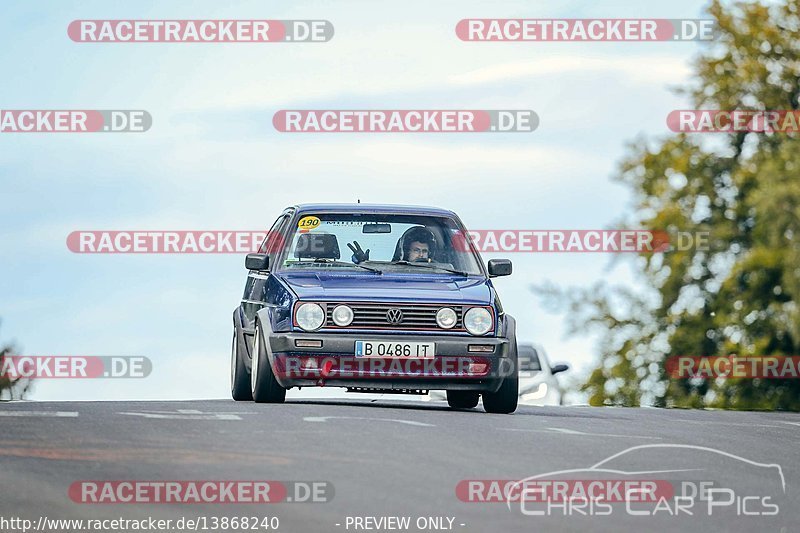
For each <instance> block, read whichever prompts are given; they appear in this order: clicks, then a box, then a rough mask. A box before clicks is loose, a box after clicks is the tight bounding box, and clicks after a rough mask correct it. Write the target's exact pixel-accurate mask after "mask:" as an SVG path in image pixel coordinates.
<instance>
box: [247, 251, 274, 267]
mask: <svg viewBox="0 0 800 533" xmlns="http://www.w3.org/2000/svg"><path fill="white" fill-rule="evenodd" d="M244 266H245V268H246V269H247V270H269V256H268V255H267V254H247V257H246V258H245V260H244Z"/></svg>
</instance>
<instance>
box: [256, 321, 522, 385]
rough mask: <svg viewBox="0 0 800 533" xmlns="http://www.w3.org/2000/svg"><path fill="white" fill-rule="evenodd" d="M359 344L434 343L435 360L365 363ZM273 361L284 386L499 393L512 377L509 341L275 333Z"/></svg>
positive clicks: (271, 341) (397, 359)
mask: <svg viewBox="0 0 800 533" xmlns="http://www.w3.org/2000/svg"><path fill="white" fill-rule="evenodd" d="M297 340H320V341H322V347H320V348H307V347H298V346H297V345H296V342H295V341H297ZM358 340H380V341H386V342H400V343H405V342H432V343H435V345H436V348H435V352H436V356H435V357H434V358H432V359H420V358H414V357H393V358H377V357H374V358H363V357H356V356H355V343H356V341H358ZM470 345H483V346H492V347H493V351H492V352H470V351H469V346H470ZM269 346H270V350H269V352H270V359H271V361H270V362H271V364H272V369H273V372H274V373H275V378H276V379H277V380H278V383H280V384H281V385H282V386H283V387H286V388H289V387H314V386H332V387H365V388H376V389H422V390H437V389H446V390H475V391H481V392H495V391H497V389H498V388H499V387H500V385H501V384H502V382H503V378H504V376H505V375H507V374H508V373H509V372H511V371H514V368H513V365H512V364H511V363H512V362H511V360H510V359H509V353H510V349H509V340H508V339H506V338H503V337H468V336H463V337H454V336H447V337H445V336H429V335H405V334H404V335H386V334H382V335H377V334H360V335H354V334H342V333H273V334H271V335H270V336H269Z"/></svg>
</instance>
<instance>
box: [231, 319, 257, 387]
mask: <svg viewBox="0 0 800 533" xmlns="http://www.w3.org/2000/svg"><path fill="white" fill-rule="evenodd" d="M244 349H245V348H244V346H241V344H240V343H239V332H238V331H237V329H236V328H235V327H234V328H233V342H232V343H231V396H232V397H233V399H234V400H236V401H237V402H249V401H252V400H253V392H252V391H251V390H250V372H248V371H247V367H246V366H245V365H244V360H243V359H242V358H243V357H247V355H245V353H244Z"/></svg>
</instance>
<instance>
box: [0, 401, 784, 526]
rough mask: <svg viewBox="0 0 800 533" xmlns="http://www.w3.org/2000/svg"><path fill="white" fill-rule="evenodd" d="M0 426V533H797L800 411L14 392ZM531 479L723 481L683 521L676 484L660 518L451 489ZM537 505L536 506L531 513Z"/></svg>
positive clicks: (645, 507) (624, 507) (688, 484)
mask: <svg viewBox="0 0 800 533" xmlns="http://www.w3.org/2000/svg"><path fill="white" fill-rule="evenodd" d="M0 424H2V432H0V481H1V482H2V493H0V494H2V496H0V530H1V531H3V532H4V533H5V532H6V531H9V532H10V531H20V530H21V529H14V527H13V526H12V525H11V523H10V522H6V523H3V521H2V520H3V519H6V520H9V519H11V518H22V519H29V520H32V521H33V523H34V524H38V520H39V518H40V517H43V516H46V517H47V518H48V519H53V518H56V519H68V518H72V519H101V518H106V519H111V518H119V517H123V518H136V519H141V518H145V517H154V518H161V519H168V518H169V519H173V520H177V519H179V518H180V517H188V518H195V519H196V518H198V517H206V519H207V520H208V519H210V518H213V517H234V516H258V517H261V518H263V517H277V518H278V519H279V527H278V529H277V530H278V531H286V532H298V533H310V532H317V531H325V532H327V531H333V532H336V531H342V532H345V531H442V530H444V531H447V530H450V531H460V532H500V531H586V530H592V531H628V530H635V531H643V530H645V531H646V530H658V531H704V532H711V531H798V530H800V509H798V503H800V499H799V498H798V494H800V450H799V449H798V432H800V415H798V414H791V413H747V412H713V411H685V410H656V409H612V408H606V409H600V408H588V407H564V408H552V407H551V408H545V407H521V408H520V410H519V411H517V413H516V414H514V415H489V414H486V413H484V412H483V411H482V410H481V409H480V408H479V409H474V410H469V411H459V412H455V411H451V410H449V409H447V408H446V407H444V406H443V405H441V404H435V403H428V402H408V401H393V400H390V399H387V400H379V401H373V400H368V399H363V398H360V397H359V396H358V395H353V399H352V400H338V399H337V400H320V399H314V400H290V401H288V402H287V403H286V404H284V405H262V404H259V405H256V404H253V403H235V402H232V401H222V400H214V401H185V402H175V401H171V402H75V403H69V402H14V403H5V404H0ZM620 452H625V453H621V454H620ZM616 454H620V455H618V456H616V457H612V456H615V455H616ZM608 458H611V459H610V460H609V461H604V460H605V459H608ZM593 465H594V468H593V469H592V470H590V471H587V469H589V468H590V467H592V466H593ZM770 465H771V466H770ZM562 470H570V472H567V473H558V472H559V471H562ZM537 475H542V477H541V478H540V479H546V480H563V479H569V480H597V479H611V480H630V479H639V480H658V481H659V482H660V481H669V482H670V483H671V484H672V486H673V487H682V490H683V492H681V493H680V494H682V495H684V496H687V495H690V494H689V492H686V491H687V490H689V491H691V488H692V487H695V488H697V487H703V486H705V487H706V488H708V487H712V488H715V489H720V491H719V492H718V493H715V496H714V497H713V498H711V500H712V501H711V503H709V501H708V498H705V499H701V498H703V496H702V495H700V496H695V498H694V500H691V504H692V506H690V505H689V503H687V502H688V501H687V502H684V503H686V506H685V507H684V508H683V511H682V512H681V513H680V514H679V515H678V514H675V513H676V512H677V511H675V509H674V506H673V505H671V504H672V501H673V500H672V498H674V496H675V495H678V494H677V491H678V489H677V488H675V489H674V490H675V491H676V493H674V494H673V495H672V497H670V498H668V499H667V502H666V503H665V504H664V506H663V507H662V508H661V509H660V510H659V511H657V512H656V515H655V516H652V511H653V510H654V509H655V507H654V505H655V504H654V503H650V504H645V503H641V502H636V503H632V502H628V503H624V502H621V503H615V504H613V505H610V506H609V507H610V510H608V509H606V508H604V507H603V508H600V509H597V508H595V509H594V510H593V511H590V510H588V508H586V507H584V508H583V509H582V511H576V510H575V507H574V506H573V507H570V508H569V509H567V504H566V503H563V501H562V502H561V505H560V506H557V505H554V506H552V507H550V508H549V509H546V508H545V507H544V506H545V504H543V503H531V502H528V503H526V504H520V503H519V502H512V503H511V504H510V505H507V504H506V503H505V502H500V503H498V502H465V501H462V499H461V498H465V497H466V496H465V494H466V495H467V496H468V495H470V494H471V495H472V496H473V497H474V498H482V497H486V496H488V495H490V490H489V488H490V487H492V485H491V484H484V485H476V484H472V485H470V486H471V487H472V489H473V492H457V487H459V486H461V487H462V488H463V487H464V486H467V485H465V484H463V483H462V484H461V485H459V482H461V481H463V480H521V479H523V478H529V477H531V476H537ZM80 480H138V481H146V480H173V481H174V480H229V481H232V480H268V481H273V480H279V481H284V482H289V481H326V482H329V483H330V484H332V487H333V490H332V493H333V498H332V500H331V501H329V502H327V503H297V502H291V503H289V502H282V503H272V504H266V505H263V504H262V505H258V504H235V505H231V504H185V503H184V504H138V503H137V504H91V503H88V504H87V503H84V504H81V503H75V502H74V501H72V500H71V499H70V497H69V493H68V491H69V487H70V485H71V484H73V483H74V482H76V481H80ZM682 483H683V485H681V484H682ZM702 483H706V485H701V484H702ZM712 483H713V485H709V484H712ZM496 486H499V485H495V487H496ZM476 487H477V488H476ZM329 488H330V487H329ZM292 490H294V489H292ZM725 490H727V492H725ZM704 494H706V495H707V494H708V493H704ZM289 496H290V497H291V494H290V495H289ZM687 497H688V496H687ZM765 498H766V499H765ZM728 501H730V504H728ZM577 503H580V502H577ZM662 503H663V502H662ZM776 506H777V507H776ZM578 507H580V506H578ZM776 509H777V514H775V512H776ZM536 511H541V512H544V513H545V514H544V515H533V514H531V513H533V512H536ZM630 511H634V512H636V511H638V512H645V513H647V514H646V515H637V516H632V515H631V514H630ZM670 511H673V512H670ZM690 512H691V513H692V514H691V515H690V514H689V513H690ZM746 513H764V514H771V515H772V516H763V515H762V514H759V515H756V516H745V514H746ZM583 514H585V515H586V516H584V515H583ZM370 517H372V518H373V519H374V520H371V519H369V518H370ZM381 517H383V518H384V520H385V519H386V517H408V519H409V526H408V527H407V528H400V529H392V526H395V525H397V524H396V523H395V522H393V521H391V522H386V521H384V522H378V520H380V519H381ZM430 517H434V518H436V517H439V518H437V519H436V520H433V519H431V520H429V518H430ZM357 518H360V519H361V520H360V521H358V520H357ZM3 524H4V526H3ZM17 524H19V523H17ZM206 525H207V526H208V527H210V525H211V524H210V522H206ZM273 525H274V522H273ZM74 527H75V526H74V525H73V526H72V529H61V530H62V531H65V530H70V531H76V530H77V529H74ZM199 529H200V530H202V526H200V527H199ZM228 529H230V528H228ZM47 530H48V531H55V530H56V529H53V528H51V529H47ZM206 530H207V531H213V529H206ZM169 531H178V529H175V528H172V529H169ZM260 531H264V530H263V529H261V530H260Z"/></svg>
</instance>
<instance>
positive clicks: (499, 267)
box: [231, 204, 518, 413]
mask: <svg viewBox="0 0 800 533" xmlns="http://www.w3.org/2000/svg"><path fill="white" fill-rule="evenodd" d="M245 266H246V268H247V270H248V271H249V272H248V275H247V282H246V284H245V288H244V295H243V297H242V301H241V304H240V305H239V306H238V307H237V308H236V309H235V310H234V312H233V346H232V350H231V351H232V354H231V393H232V395H233V398H234V400H237V401H245V400H255V401H256V402H266V403H281V402H283V401H284V400H285V397H286V390H287V389H290V388H292V387H322V386H330V387H344V388H346V389H347V390H348V391H351V392H380V393H400V394H402V393H405V394H426V393H427V392H428V391H430V390H444V391H446V394H447V402H448V404H449V405H450V406H451V407H453V408H459V409H465V408H473V407H475V406H477V405H478V401H479V400H480V399H481V398H482V399H483V406H484V409H485V410H486V411H487V412H489V413H512V412H514V410H516V408H517V397H518V377H517V375H518V374H517V341H516V323H515V321H514V318H513V317H511V316H510V315H508V314H506V313H504V312H503V307H502V306H501V304H500V299H499V298H498V296H497V293H496V291H495V289H494V286H493V285H492V281H491V278H493V277H497V276H507V275H509V274H511V262H510V261H508V260H505V259H493V260H491V261H489V263H488V264H487V265H486V266H484V264H483V261H482V260H481V258H480V255H479V254H478V252H477V250H476V249H475V247H474V246H473V245H472V244H471V243H470V240H469V238H468V237H467V232H466V229H465V228H464V226H463V224H462V223H461V221H460V220H459V218H458V216H456V214H455V213H453V212H452V211H447V210H444V209H438V208H431V207H414V206H394V205H367V204H338V205H337V204H331V205H328V204H306V205H297V206H294V207H290V208H288V209H286V210H285V211H284V212H283V213H282V214H281V216H280V217H278V219H277V220H276V221H275V223H274V224H273V226H272V228H271V229H270V231H269V232H268V234H267V237H266V238H265V239H264V242H263V243H262V244H261V247H260V248H259V250H258V253H254V254H249V255H248V256H247V258H246V260H245Z"/></svg>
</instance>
